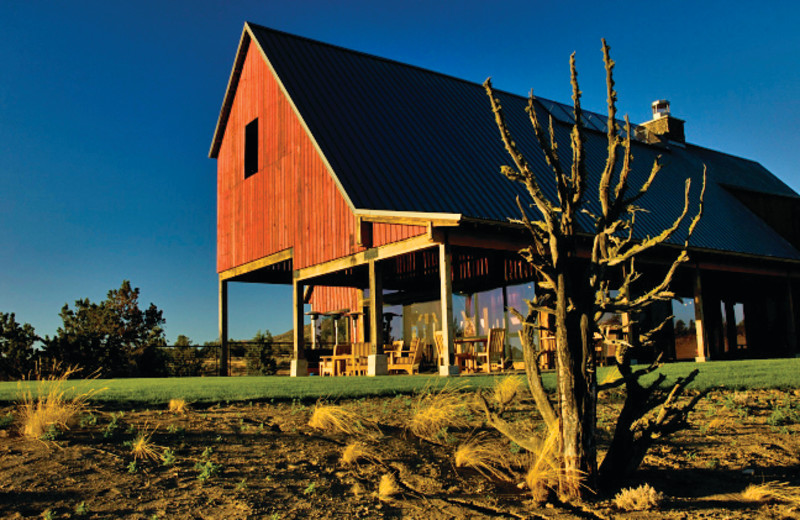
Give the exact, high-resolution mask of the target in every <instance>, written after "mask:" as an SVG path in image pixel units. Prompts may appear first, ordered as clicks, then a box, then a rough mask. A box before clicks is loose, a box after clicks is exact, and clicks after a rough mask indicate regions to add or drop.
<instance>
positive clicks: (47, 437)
mask: <svg viewBox="0 0 800 520" xmlns="http://www.w3.org/2000/svg"><path fill="white" fill-rule="evenodd" d="M61 433H62V432H61V428H60V427H59V426H58V424H55V423H51V424H48V425H47V428H46V429H45V431H44V433H42V435H41V436H40V437H39V439H41V440H43V441H54V440H56V439H58V438H59V437H60V436H61Z"/></svg>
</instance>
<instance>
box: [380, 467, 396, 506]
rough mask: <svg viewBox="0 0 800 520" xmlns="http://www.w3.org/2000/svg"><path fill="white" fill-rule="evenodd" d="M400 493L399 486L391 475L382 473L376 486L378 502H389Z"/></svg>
mask: <svg viewBox="0 0 800 520" xmlns="http://www.w3.org/2000/svg"><path fill="white" fill-rule="evenodd" d="M399 492H400V486H399V485H398V484H397V479H395V478H394V475H392V474H391V473H384V475H383V476H382V477H381V481H380V483H379V484H378V498H379V499H380V500H391V498H392V497H393V496H394V495H396V494H398V493H399Z"/></svg>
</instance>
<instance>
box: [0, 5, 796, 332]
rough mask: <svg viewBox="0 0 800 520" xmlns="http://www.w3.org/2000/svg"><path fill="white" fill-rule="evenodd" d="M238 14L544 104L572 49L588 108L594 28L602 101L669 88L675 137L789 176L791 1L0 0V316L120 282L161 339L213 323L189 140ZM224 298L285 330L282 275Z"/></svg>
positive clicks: (233, 319) (254, 320)
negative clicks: (151, 312) (609, 73)
mask: <svg viewBox="0 0 800 520" xmlns="http://www.w3.org/2000/svg"><path fill="white" fill-rule="evenodd" d="M246 20H249V21H253V22H256V23H259V24H262V25H266V26H269V27H273V28H276V29H280V30H283V31H287V32H292V33H295V34H300V35H303V36H307V37H310V38H315V39H319V40H322V41H325V42H329V43H333V44H337V45H341V46H344V47H349V48H352V49H356V50H359V51H364V52H368V53H372V54H376V55H379V56H384V57H387V58H392V59H395V60H399V61H402V62H406V63H410V64H414V65H418V66H422V67H425V68H430V69H433V70H437V71H440V72H444V73H447V74H451V75H454V76H458V77H462V78H465V79H468V80H471V81H476V82H480V81H483V80H484V79H485V78H486V77H487V76H490V75H491V76H492V77H493V78H494V79H493V81H494V84H495V86H496V87H497V88H501V89H504V90H508V91H512V92H517V93H520V94H525V93H527V91H528V90H529V89H530V88H531V87H533V88H534V91H535V93H536V94H537V95H540V96H543V97H547V98H551V99H555V100H558V101H562V102H568V101H569V96H570V91H569V81H568V57H569V54H570V53H571V52H573V51H576V52H577V56H578V67H579V73H580V76H579V79H580V81H581V88H582V90H583V92H584V107H585V108H587V109H589V110H595V111H602V110H604V107H605V102H604V98H603V96H604V83H603V67H602V61H601V54H600V38H602V37H605V38H606V39H607V40H608V41H609V44H610V45H611V50H612V56H613V58H614V59H615V60H616V62H617V69H616V80H617V90H618V91H619V97H620V102H619V108H620V110H621V112H622V113H628V114H630V116H631V119H632V120H633V121H634V122H641V121H645V120H647V119H649V118H650V102H651V101H653V100H655V99H659V98H666V99H669V100H670V101H671V102H672V113H673V115H675V116H677V117H680V118H683V119H685V120H686V135H687V140H689V141H691V142H693V143H696V144H699V145H702V146H707V147H710V148H714V149H719V150H722V151H725V152H728V153H731V154H734V155H739V156H743V157H747V158H750V159H754V160H757V161H759V162H761V163H762V164H763V165H764V166H766V167H767V169H769V170H770V171H772V172H773V173H774V174H775V175H777V176H778V177H779V178H781V179H782V180H783V181H784V182H786V183H787V184H788V185H789V186H791V187H792V188H793V189H795V190H800V171H798V166H797V159H796V153H797V148H798V145H800V139H798V137H797V135H798V134H797V130H796V127H797V121H798V120H800V96H799V94H800V35H798V34H800V32H799V31H798V30H797V25H798V22H800V9H799V8H798V7H797V4H796V3H795V2H769V3H759V2H730V1H728V2H713V1H712V2H681V1H678V2H623V1H615V2H537V1H526V2H478V1H469V0H462V1H459V2H436V3H434V2H422V1H414V0H407V1H386V0H380V1H350V2H334V1H325V2H323V1H301V0H296V1H289V0H280V1H262V2H235V1H226V2H222V1H219V2H209V1H192V2H178V1H169V2H164V1H158V2H155V1H142V0H139V1H137V2H125V3H123V2H108V1H104V2H100V1H97V2H85V1H75V2H38V1H25V2H14V1H9V2H2V3H0V64H2V69H0V70H2V72H0V311H2V312H15V313H16V315H17V320H18V321H24V322H29V323H31V324H32V325H33V326H34V327H35V328H36V330H37V332H38V333H39V334H40V335H46V334H47V335H52V334H53V333H55V331H56V328H57V327H58V326H59V324H60V319H59V318H58V313H59V311H60V309H61V306H62V305H63V304H64V303H70V304H72V303H73V302H74V300H76V299H78V298H83V297H88V298H90V299H92V300H94V301H99V300H102V299H103V298H104V297H105V294H106V292H107V291H108V290H109V289H112V288H117V287H119V285H120V283H121V281H122V280H123V279H129V280H131V282H132V283H133V284H134V286H137V287H140V288H141V291H142V294H141V299H142V301H143V303H144V304H145V305H147V304H148V303H149V302H154V303H155V304H156V305H157V306H158V307H159V308H161V309H162V310H163V311H164V317H165V318H166V320H167V324H166V330H167V338H168V340H169V341H173V340H174V339H175V337H176V336H177V335H178V334H186V335H188V336H189V337H190V338H192V339H193V340H195V341H197V342H203V341H208V340H212V339H214V338H216V337H217V325H216V323H217V299H216V298H217V277H216V272H215V271H216V267H215V265H216V264H215V254H216V252H215V238H216V237H215V222H216V201H215V175H216V164H215V161H213V160H211V159H209V158H208V149H209V146H210V142H211V137H212V133H213V131H214V126H215V124H216V120H217V116H218V114H219V108H220V105H221V103H222V97H223V95H224V90H225V86H226V84H227V80H228V77H229V74H230V70H231V66H232V64H233V58H234V54H235V51H236V46H237V44H238V41H239V37H240V34H241V31H242V26H243V23H244V21H246ZM487 117H488V114H487ZM229 298H230V304H231V314H230V334H231V336H232V337H237V338H245V337H251V336H252V335H253V334H255V332H256V331H257V330H259V329H261V330H264V329H269V330H271V331H272V332H273V333H278V332H283V331H285V330H287V329H288V328H290V327H291V317H290V310H289V307H290V304H291V299H290V291H289V290H288V289H287V288H285V287H280V286H250V285H245V284H232V287H231V288H230V293H229Z"/></svg>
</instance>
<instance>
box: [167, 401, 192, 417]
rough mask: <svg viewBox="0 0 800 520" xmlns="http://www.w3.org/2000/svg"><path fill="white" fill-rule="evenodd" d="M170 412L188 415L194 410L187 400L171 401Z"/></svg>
mask: <svg viewBox="0 0 800 520" xmlns="http://www.w3.org/2000/svg"><path fill="white" fill-rule="evenodd" d="M168 406H169V408H168V409H169V411H170V412H172V413H179V414H187V413H189V411H190V410H191V409H192V408H191V407H190V406H189V403H187V402H186V399H170V400H169V405H168Z"/></svg>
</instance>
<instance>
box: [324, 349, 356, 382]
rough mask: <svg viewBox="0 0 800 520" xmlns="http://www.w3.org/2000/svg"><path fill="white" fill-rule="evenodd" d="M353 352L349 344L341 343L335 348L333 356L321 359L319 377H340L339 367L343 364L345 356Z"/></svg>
mask: <svg viewBox="0 0 800 520" xmlns="http://www.w3.org/2000/svg"><path fill="white" fill-rule="evenodd" d="M351 351H352V346H351V345H350V344H349V343H339V344H338V345H334V347H333V355H330V356H320V358H319V375H320V376H338V375H340V374H339V369H338V368H339V367H338V365H340V364H341V363H342V359H343V358H344V356H347V355H349V354H350V352H351Z"/></svg>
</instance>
